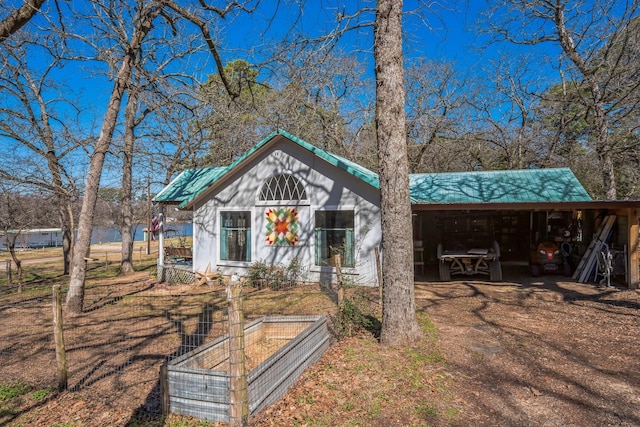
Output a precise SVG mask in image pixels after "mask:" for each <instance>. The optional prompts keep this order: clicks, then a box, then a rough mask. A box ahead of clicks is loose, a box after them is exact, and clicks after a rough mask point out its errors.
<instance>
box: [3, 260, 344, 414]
mask: <svg viewBox="0 0 640 427" xmlns="http://www.w3.org/2000/svg"><path fill="white" fill-rule="evenodd" d="M276 274H277V275H279V274H280V273H278V272H276ZM292 278H295V279H297V280H300V277H293V276H291V275H290V276H289V278H288V279H287V280H280V279H278V278H277V277H276V279H277V280H276V281H271V282H250V281H249V279H250V278H249V277H247V278H246V281H245V280H242V281H236V282H232V281H229V280H228V279H227V280H226V281H215V282H214V283H211V282H209V283H208V284H206V285H194V284H187V285H175V286H170V285H167V284H163V283H156V281H155V280H154V279H149V277H148V275H147V276H145V275H142V276H138V277H137V278H135V279H132V278H130V277H129V278H127V277H122V278H120V277H117V276H116V277H110V278H109V279H105V280H102V281H96V284H92V285H89V286H88V287H87V289H86V291H85V309H84V311H83V313H81V314H78V315H70V314H69V313H66V312H62V310H61V308H60V309H58V313H61V317H60V319H58V318H57V314H56V304H55V297H54V298H53V299H52V292H51V291H52V289H51V285H50V284H49V283H46V282H44V283H42V284H40V285H38V284H34V283H30V284H29V285H27V287H26V288H25V290H24V291H23V292H22V293H18V292H17V289H16V288H15V287H5V288H4V289H0V316H2V317H1V318H2V320H3V326H4V328H1V329H0V342H1V343H2V344H0V385H1V384H2V383H7V382H16V381H23V382H25V383H28V384H32V385H36V386H43V387H55V386H56V385H58V386H60V385H62V384H63V383H64V384H66V385H67V390H68V391H69V392H71V393H77V394H79V395H82V396H87V397H88V398H90V399H93V400H96V401H101V402H102V403H103V404H105V405H107V406H109V407H112V408H113V411H114V412H117V413H129V414H133V415H131V417H132V419H134V420H135V419H149V418H153V417H161V416H162V414H163V413H164V414H166V413H169V412H171V413H174V414H183V415H185V416H195V417H198V418H203V419H206V420H211V421H222V422H226V423H229V424H231V425H245V424H246V423H247V420H248V419H249V417H250V416H252V415H254V414H256V413H257V412H259V411H260V410H262V409H264V408H265V407H266V406H268V405H270V404H271V403H273V402H274V401H275V400H277V399H278V397H279V396H280V395H281V394H282V393H283V392H284V391H285V390H286V389H287V387H289V386H290V385H291V384H293V383H294V382H295V380H296V379H297V378H298V377H299V375H301V374H302V372H303V371H304V370H305V369H306V368H307V367H308V366H309V365H311V364H312V363H314V362H315V361H317V360H318V359H319V358H320V357H321V355H322V353H323V352H324V350H325V349H326V348H328V346H329V342H330V327H329V326H328V323H330V322H328V320H329V319H331V318H332V316H334V315H335V313H336V310H337V303H336V302H337V295H338V292H333V290H332V289H328V288H327V287H323V286H318V285H309V284H307V285H303V286H300V284H299V283H298V282H297V281H296V280H289V279H292ZM54 289H55V287H54ZM334 290H335V289H334ZM60 300H62V298H61V299H60ZM52 301H54V303H53V304H52ZM52 307H53V311H52ZM52 320H53V321H52ZM56 324H59V325H60V328H61V330H62V331H63V335H62V336H60V337H57V336H56V335H55V334H54V330H55V328H54V326H55V325H56ZM61 340H62V342H61ZM62 344H63V345H64V359H63V360H61V356H60V346H61V345H62ZM63 364H64V367H66V373H65V374H64V376H63V375H62V374H61V372H62V370H61V369H60V367H61V365H63ZM132 419H129V420H128V421H127V422H126V423H124V424H125V425H126V424H130V423H131V422H132ZM0 421H2V420H0Z"/></svg>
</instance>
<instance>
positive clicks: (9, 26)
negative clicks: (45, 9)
mask: <svg viewBox="0 0 640 427" xmlns="http://www.w3.org/2000/svg"><path fill="white" fill-rule="evenodd" d="M44 2H45V0H25V2H24V3H23V4H22V6H20V7H19V8H17V9H15V10H13V11H10V12H9V15H8V16H5V17H4V18H3V19H2V20H1V21H0V43H4V41H5V40H6V39H7V38H9V36H11V35H12V34H13V33H15V32H17V31H18V30H20V28H22V27H23V26H24V25H25V24H26V23H27V22H29V21H30V20H31V18H33V17H34V16H35V15H36V14H37V13H38V11H39V10H40V7H41V6H42V5H43V4H44Z"/></svg>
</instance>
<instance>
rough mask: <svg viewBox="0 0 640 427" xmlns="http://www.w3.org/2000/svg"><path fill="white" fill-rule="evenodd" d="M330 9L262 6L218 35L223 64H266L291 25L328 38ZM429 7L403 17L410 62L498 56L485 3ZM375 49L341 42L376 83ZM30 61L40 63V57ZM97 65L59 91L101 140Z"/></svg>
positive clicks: (358, 41)
mask: <svg viewBox="0 0 640 427" xmlns="http://www.w3.org/2000/svg"><path fill="white" fill-rule="evenodd" d="M329 3H334V2H333V1H330V2H327V0H305V2H304V8H303V9H302V13H301V15H299V9H298V8H297V5H296V2H288V1H284V2H276V1H262V2H261V5H260V9H259V11H258V12H256V13H253V14H251V15H248V16H243V17H241V18H238V19H236V20H230V21H228V22H224V23H222V24H221V26H220V28H219V30H220V34H221V36H222V39H223V40H222V42H221V46H222V51H221V52H222V59H223V62H228V61H232V60H235V59H247V60H249V61H250V62H259V61H260V60H261V59H262V58H261V56H260V55H261V52H262V50H263V47H264V45H262V43H263V42H262V40H263V37H262V36H263V35H264V36H266V43H269V41H275V40H278V39H279V38H281V37H283V36H284V34H286V33H287V32H290V31H292V25H293V22H292V21H293V20H294V19H297V18H299V20H298V21H297V27H296V28H295V29H294V30H293V32H295V31H301V32H304V33H306V34H311V35H322V34H326V33H327V32H328V31H330V29H331V28H332V27H333V24H334V23H335V14H336V12H337V10H336V8H335V7H332V6H329ZM424 3H425V2H424V1H418V0H407V1H405V11H407V12H409V13H408V14H407V15H405V17H404V35H405V41H404V52H405V56H406V58H407V59H410V58H415V57H425V58H428V59H431V60H436V61H437V60H441V61H449V62H453V63H455V64H456V65H455V66H456V68H457V69H458V70H460V71H462V72H464V71H468V70H474V72H477V71H478V70H479V67H478V65H480V64H483V63H484V62H486V60H487V58H488V57H489V56H491V55H494V54H495V52H496V46H494V47H492V48H491V50H490V51H489V52H485V53H483V54H482V55H481V54H480V53H479V51H478V47H479V46H480V43H479V42H478V40H479V37H478V36H477V34H476V33H475V32H474V30H473V26H474V25H475V24H476V23H477V21H478V19H479V18H480V11H481V10H482V7H483V4H484V2H483V1H469V2H465V1H462V2H451V3H453V4H454V5H453V6H447V5H445V6H440V4H439V3H437V2H433V3H432V4H433V5H434V9H432V10H431V11H427V12H424V13H423V14H422V15H421V17H420V19H418V18H417V17H416V15H415V14H414V12H415V9H416V7H418V5H420V4H424ZM373 4H375V3H374V2H369V1H359V0H356V1H350V2H347V5H348V6H347V7H346V9H344V12H345V13H346V14H351V13H353V12H354V11H355V10H357V9H359V8H362V7H363V6H371V5H373ZM275 5H279V8H278V9H275ZM85 6H86V5H84V6H83V2H81V1H80V0H74V1H73V2H72V3H71V7H72V8H78V7H81V8H82V7H85ZM49 7H51V6H49ZM373 19H374V14H373V12H370V13H368V14H367V15H366V16H365V20H368V21H369V22H372V21H373ZM42 23H43V20H42V19H36V20H35V21H34V22H33V23H30V24H28V25H29V26H30V28H31V29H33V28H34V25H35V24H42ZM27 28H29V27H27ZM87 32H90V31H87ZM372 45H373V33H372V28H371V27H367V28H364V29H361V30H358V31H353V32H350V33H348V34H347V35H346V36H345V38H344V39H343V40H342V41H341V48H342V50H343V51H345V52H348V53H350V54H353V55H357V56H358V57H359V59H361V61H362V62H364V63H366V64H367V65H368V70H369V76H370V77H371V78H373V72H372V70H373V52H372ZM248 50H252V51H253V52H254V54H255V55H256V56H254V57H251V56H248V54H247V53H246V51H248ZM31 60H32V61H36V62H37V61H38V57H37V55H36V56H35V57H33V58H31ZM204 61H205V59H204V57H202V56H199V57H197V58H192V59H191V60H190V61H189V62H188V63H186V64H185V65H183V66H184V67H185V69H186V70H187V71H189V70H190V67H191V66H193V69H194V70H195V66H194V65H195V64H201V63H202V62H204ZM207 62H208V68H206V69H205V70H204V71H203V72H202V75H201V80H204V79H205V78H206V74H208V73H214V72H215V68H214V67H213V61H211V59H210V58H209V59H207ZM93 65H97V66H98V67H99V68H101V69H102V70H103V72H104V71H106V69H105V66H104V65H100V64H97V63H89V64H87V63H84V64H74V63H71V64H69V65H67V66H65V67H64V68H62V69H60V70H58V71H57V75H58V76H59V77H60V78H61V79H64V80H65V81H66V84H67V85H68V87H65V88H63V87H62V86H60V87H59V90H60V91H61V95H63V96H64V97H69V98H73V97H75V96H79V97H80V100H81V103H82V106H81V108H82V113H81V114H82V115H81V117H82V120H83V122H84V123H83V125H84V127H85V128H86V129H93V133H94V134H96V135H97V133H98V131H99V126H100V124H101V122H102V118H103V115H104V111H105V109H106V104H107V100H108V99H109V96H110V93H111V90H112V88H113V83H112V82H111V81H109V80H108V79H107V77H106V76H105V75H104V74H99V73H96V72H95V70H94V71H91V70H89V69H88V67H87V66H93ZM122 110H124V107H123V108H122ZM116 137H117V136H116Z"/></svg>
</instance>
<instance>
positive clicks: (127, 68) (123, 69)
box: [66, 2, 161, 313]
mask: <svg viewBox="0 0 640 427" xmlns="http://www.w3.org/2000/svg"><path fill="white" fill-rule="evenodd" d="M160 11H161V8H160V7H159V6H158V4H157V3H156V2H153V4H152V5H151V6H149V7H148V8H147V9H142V10H140V12H139V13H141V14H145V15H144V16H142V17H141V18H140V21H139V22H140V24H139V26H137V27H136V29H135V31H134V33H133V36H132V39H131V44H130V46H129V48H128V49H127V50H126V54H125V56H124V58H123V59H122V65H121V66H120V69H119V70H118V75H117V77H116V80H115V82H114V85H113V91H112V92H111V97H110V99H109V104H108V106H107V112H106V114H105V117H104V121H103V122H102V129H101V131H100V136H99V137H98V140H97V141H96V146H95V149H94V152H93V155H92V156H91V163H90V165H89V174H88V176H87V182H86V184H85V193H84V198H83V200H82V209H81V210H80V218H79V219H78V239H77V241H76V247H75V250H74V253H73V261H72V267H71V278H70V280H69V291H68V292H67V301H66V308H67V309H68V310H69V311H70V312H72V313H81V312H82V309H83V305H84V281H85V277H86V273H87V272H86V263H85V260H84V257H85V256H86V254H87V253H88V251H89V249H90V247H91V232H92V229H93V218H94V215H95V207H96V200H97V198H98V188H99V186H100V177H101V175H102V166H103V164H104V158H105V156H106V153H107V150H108V149H109V147H110V145H111V138H112V136H113V131H114V129H115V127H116V122H117V119H118V112H119V111H120V103H121V101H122V97H123V95H124V92H125V89H126V88H127V85H128V84H129V80H130V77H131V69H132V66H133V64H134V62H135V60H136V55H137V54H138V52H139V51H140V48H141V46H142V41H143V40H144V38H145V37H146V35H147V34H148V33H149V31H150V30H151V24H152V22H153V20H154V19H155V18H156V16H158V14H159V13H160ZM136 22H138V20H136Z"/></svg>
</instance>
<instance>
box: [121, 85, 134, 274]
mask: <svg viewBox="0 0 640 427" xmlns="http://www.w3.org/2000/svg"><path fill="white" fill-rule="evenodd" d="M132 77H133V76H132ZM132 80H133V78H132ZM137 104H138V93H137V91H136V90H131V91H129V97H128V99H127V108H126V111H125V115H124V116H125V119H124V121H125V129H124V149H123V152H122V203H121V205H120V206H121V213H122V225H121V227H120V234H121V235H122V260H121V261H120V274H122V275H126V274H131V273H133V272H134V271H135V270H134V268H133V261H132V259H133V238H132V236H131V226H132V223H133V221H132V216H133V213H132V207H131V192H132V190H131V187H132V185H131V179H132V178H131V176H132V170H133V148H134V142H135V133H134V130H135V115H136V107H137Z"/></svg>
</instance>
